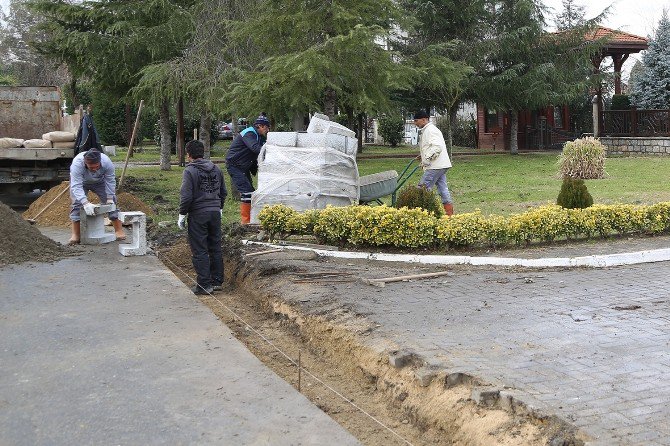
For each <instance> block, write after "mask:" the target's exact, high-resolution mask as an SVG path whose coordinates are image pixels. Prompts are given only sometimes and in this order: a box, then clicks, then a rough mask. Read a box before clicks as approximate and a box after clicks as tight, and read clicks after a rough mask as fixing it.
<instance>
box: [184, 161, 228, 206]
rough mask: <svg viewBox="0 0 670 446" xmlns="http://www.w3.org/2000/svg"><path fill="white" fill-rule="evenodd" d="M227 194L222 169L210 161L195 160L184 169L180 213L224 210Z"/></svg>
mask: <svg viewBox="0 0 670 446" xmlns="http://www.w3.org/2000/svg"><path fill="white" fill-rule="evenodd" d="M226 194H227V192H226V185H225V183H224V181H223V174H222V173H221V169H219V167H218V166H216V165H215V164H214V163H213V162H211V161H210V160H206V159H203V158H198V159H195V160H193V161H192V162H190V163H189V164H188V165H187V166H186V168H185V169H184V176H183V177H182V182H181V191H180V200H179V213H180V214H181V215H186V214H196V213H200V212H209V211H218V210H220V209H223V202H224V200H225V199H226Z"/></svg>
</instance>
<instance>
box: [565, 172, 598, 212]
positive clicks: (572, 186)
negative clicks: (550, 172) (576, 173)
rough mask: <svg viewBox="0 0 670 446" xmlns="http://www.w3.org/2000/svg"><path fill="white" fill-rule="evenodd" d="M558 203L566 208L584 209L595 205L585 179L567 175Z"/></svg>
mask: <svg viewBox="0 0 670 446" xmlns="http://www.w3.org/2000/svg"><path fill="white" fill-rule="evenodd" d="M556 204H557V205H559V206H561V207H563V208H566V209H584V208H587V207H589V206H592V205H593V197H592V196H591V194H590V193H589V191H588V189H587V188H586V184H584V180H582V179H576V178H570V177H565V178H563V184H562V185H561V191H560V192H559V193H558V198H557V199H556Z"/></svg>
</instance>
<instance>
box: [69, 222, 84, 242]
mask: <svg viewBox="0 0 670 446" xmlns="http://www.w3.org/2000/svg"><path fill="white" fill-rule="evenodd" d="M80 240H81V222H80V221H73V222H72V236H71V237H70V240H69V241H68V242H67V243H68V245H76V244H78V243H79V241H80Z"/></svg>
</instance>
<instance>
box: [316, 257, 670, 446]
mask: <svg viewBox="0 0 670 446" xmlns="http://www.w3.org/2000/svg"><path fill="white" fill-rule="evenodd" d="M324 263H325V264H323V265H321V266H322V267H325V268H331V269H344V268H348V269H349V270H351V271H356V270H357V271H356V273H357V274H362V275H368V276H371V274H373V273H374V274H381V275H379V276H377V277H384V276H393V275H401V274H406V273H408V269H409V268H415V267H408V266H407V265H404V266H400V265H395V266H393V265H384V266H379V264H376V266H373V267H370V266H369V265H370V264H369V262H368V263H367V264H363V263H347V262H345V261H335V260H328V261H326V262H324ZM416 272H421V271H416ZM668 277H670V262H662V263H654V264H643V265H636V266H628V267H616V268H608V269H565V270H524V269H500V268H498V269H496V268H491V267H488V268H487V267H479V268H476V267H469V268H454V275H453V276H450V277H447V278H446V279H445V278H436V279H432V280H425V281H414V282H399V283H392V284H388V285H387V286H386V287H385V288H381V289H380V288H375V287H372V286H367V285H363V284H358V283H357V284H348V285H332V286H330V287H329V288H330V290H329V291H328V292H327V293H323V294H322V296H323V297H322V298H323V304H324V305H326V304H328V305H332V303H333V300H334V301H336V302H337V303H338V304H339V305H342V306H345V307H348V308H350V309H351V310H352V311H353V312H355V313H357V314H363V315H365V316H366V317H367V318H369V319H370V320H371V321H372V322H373V323H376V324H378V326H379V328H378V329H377V330H376V333H375V336H383V337H384V338H386V339H390V340H393V341H394V342H396V343H397V344H398V345H400V346H403V347H407V348H410V349H413V350H415V351H416V352H417V353H418V354H420V355H421V356H423V357H424V358H427V359H429V360H430V361H435V362H440V363H442V364H445V363H446V365H447V367H448V368H449V369H451V370H458V371H462V372H466V373H471V374H474V375H475V376H477V377H479V378H481V379H483V380H484V381H487V382H489V383H492V384H494V385H498V386H509V387H511V388H512V389H515V390H512V391H513V392H514V391H518V392H521V395H520V399H521V400H522V401H526V402H528V403H530V404H532V405H534V406H536V407H538V408H540V409H541V410H542V411H543V412H545V413H551V414H556V415H558V416H560V417H562V418H564V419H566V420H567V421H570V422H572V423H574V424H575V425H576V426H578V427H580V428H582V429H583V430H584V431H585V432H587V433H588V434H590V435H591V436H592V437H593V439H594V441H593V444H598V445H601V444H602V445H650V444H658V445H670V406H669V405H668V404H667V402H668V401H669V400H670V380H668V377H669V376H670V354H669V344H670V287H669V286H668ZM310 305H312V306H314V301H312V303H311V304H310ZM314 310H316V308H312V311H314Z"/></svg>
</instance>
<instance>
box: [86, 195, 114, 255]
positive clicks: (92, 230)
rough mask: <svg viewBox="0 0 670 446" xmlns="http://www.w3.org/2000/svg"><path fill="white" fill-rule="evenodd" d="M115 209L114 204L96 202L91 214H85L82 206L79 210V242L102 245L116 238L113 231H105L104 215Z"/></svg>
mask: <svg viewBox="0 0 670 446" xmlns="http://www.w3.org/2000/svg"><path fill="white" fill-rule="evenodd" d="M115 209H116V205H114V204H98V205H96V206H95V213H94V214H93V215H86V212H84V208H82V209H81V210H80V214H79V215H80V220H81V223H80V224H81V243H82V244H83V245H102V244H104V243H110V242H113V241H114V240H116V235H115V234H114V233H113V232H111V233H110V232H106V231H105V215H107V213H108V212H112V211H114V210H115Z"/></svg>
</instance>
